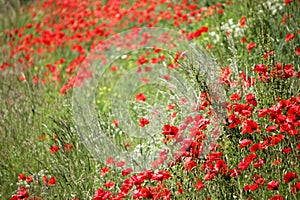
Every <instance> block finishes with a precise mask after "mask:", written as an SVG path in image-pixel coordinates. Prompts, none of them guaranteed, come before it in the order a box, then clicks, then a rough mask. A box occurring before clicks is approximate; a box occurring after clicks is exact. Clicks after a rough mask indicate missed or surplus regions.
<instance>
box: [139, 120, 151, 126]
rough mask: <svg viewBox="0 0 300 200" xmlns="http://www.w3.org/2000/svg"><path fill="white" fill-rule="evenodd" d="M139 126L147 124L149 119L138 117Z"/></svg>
mask: <svg viewBox="0 0 300 200" xmlns="http://www.w3.org/2000/svg"><path fill="white" fill-rule="evenodd" d="M139 122H140V127H144V126H145V125H147V124H149V120H148V119H146V118H140V120H139Z"/></svg>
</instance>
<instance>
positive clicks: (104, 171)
mask: <svg viewBox="0 0 300 200" xmlns="http://www.w3.org/2000/svg"><path fill="white" fill-rule="evenodd" d="M108 172H109V168H107V167H104V168H102V169H101V175H102V176H104V175H105V174H107V173H108Z"/></svg>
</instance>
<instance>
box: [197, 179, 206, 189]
mask: <svg viewBox="0 0 300 200" xmlns="http://www.w3.org/2000/svg"><path fill="white" fill-rule="evenodd" d="M195 187H196V190H198V191H200V190H201V189H203V188H205V185H204V183H203V182H202V181H199V182H197V183H196V185H195Z"/></svg>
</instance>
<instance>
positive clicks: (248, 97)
mask: <svg viewBox="0 0 300 200" xmlns="http://www.w3.org/2000/svg"><path fill="white" fill-rule="evenodd" d="M245 99H246V101H247V103H248V104H252V105H253V106H257V102H256V99H255V96H254V95H253V94H246V96H245Z"/></svg>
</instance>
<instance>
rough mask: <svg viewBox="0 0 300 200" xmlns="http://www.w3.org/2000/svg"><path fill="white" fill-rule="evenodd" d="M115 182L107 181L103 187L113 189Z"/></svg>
mask: <svg viewBox="0 0 300 200" xmlns="http://www.w3.org/2000/svg"><path fill="white" fill-rule="evenodd" d="M115 184H116V183H115V182H113V181H108V182H106V183H105V184H104V187H106V188H112V187H114V186H115Z"/></svg>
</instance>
